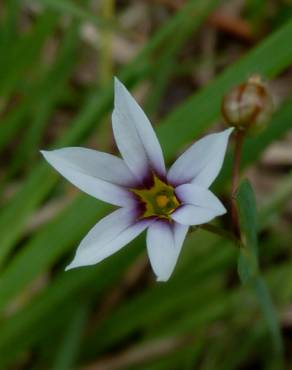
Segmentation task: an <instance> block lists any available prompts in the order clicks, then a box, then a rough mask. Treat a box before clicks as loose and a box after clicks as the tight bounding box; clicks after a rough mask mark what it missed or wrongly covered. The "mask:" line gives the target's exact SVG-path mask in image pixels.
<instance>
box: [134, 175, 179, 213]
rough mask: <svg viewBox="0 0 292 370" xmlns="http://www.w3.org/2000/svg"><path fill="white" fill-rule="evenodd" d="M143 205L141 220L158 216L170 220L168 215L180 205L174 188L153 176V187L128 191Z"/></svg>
mask: <svg viewBox="0 0 292 370" xmlns="http://www.w3.org/2000/svg"><path fill="white" fill-rule="evenodd" d="M130 190H131V191H132V192H133V193H134V194H135V195H136V196H138V198H139V200H140V201H141V202H142V203H143V205H144V209H145V210H144V213H143V214H142V216H141V217H142V218H145V217H152V216H158V217H160V218H166V219H170V215H171V213H172V212H173V211H175V210H176V208H177V207H178V206H179V205H180V203H179V201H178V199H177V197H176V195H175V192H174V188H173V187H172V186H171V185H169V184H166V183H165V182H163V181H162V180H160V179H159V178H158V177H157V176H155V175H153V185H152V186H151V187H150V188H149V189H130Z"/></svg>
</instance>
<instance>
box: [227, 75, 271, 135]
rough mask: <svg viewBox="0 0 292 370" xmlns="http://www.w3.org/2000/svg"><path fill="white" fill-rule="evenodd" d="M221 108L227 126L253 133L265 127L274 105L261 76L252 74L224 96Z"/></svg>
mask: <svg viewBox="0 0 292 370" xmlns="http://www.w3.org/2000/svg"><path fill="white" fill-rule="evenodd" d="M221 110H222V115H223V117H224V120H225V121H226V123H227V124H228V125H229V126H234V127H236V128H237V129H239V130H245V131H248V132H249V133H255V132H259V131H261V130H262V129H264V128H265V126H266V123H267V121H268V120H269V118H270V117H271V115H272V113H273V110H274V106H273V100H272V96H271V94H270V92H269V90H268V87H267V85H266V84H265V83H264V82H263V80H262V78H261V76H259V75H253V76H251V77H250V78H249V79H248V80H247V82H245V83H242V84H240V85H238V86H235V87H234V88H233V89H232V90H231V91H230V92H229V93H228V94H227V95H225V96H224V98H223V101H222V105H221Z"/></svg>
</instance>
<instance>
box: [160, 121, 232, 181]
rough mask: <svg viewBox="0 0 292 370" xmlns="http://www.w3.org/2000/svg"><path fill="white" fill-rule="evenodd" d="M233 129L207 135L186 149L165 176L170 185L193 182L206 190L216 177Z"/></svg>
mask: <svg viewBox="0 0 292 370" xmlns="http://www.w3.org/2000/svg"><path fill="white" fill-rule="evenodd" d="M232 131H233V128H229V129H227V130H225V131H222V132H220V133H216V134H211V135H207V136H205V137H204V138H202V139H200V140H199V141H197V142H196V143H195V144H193V145H192V146H191V147H190V148H189V149H187V150H186V151H185V152H184V153H183V154H182V155H181V156H180V157H179V158H178V159H177V160H176V161H175V162H174V164H173V165H172V166H171V168H170V169H169V172H168V174H167V179H168V181H169V182H170V183H173V184H176V185H180V184H184V183H187V182H193V183H195V184H197V185H200V186H203V187H206V188H208V187H209V186H210V185H211V184H212V182H213V181H214V180H215V178H216V177H217V175H218V173H219V171H220V169H221V167H222V164H223V161H224V156H225V152H226V148H227V143H228V139H229V136H230V134H231V132H232Z"/></svg>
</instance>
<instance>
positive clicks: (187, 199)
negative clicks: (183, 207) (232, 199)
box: [175, 184, 226, 216]
mask: <svg viewBox="0 0 292 370" xmlns="http://www.w3.org/2000/svg"><path fill="white" fill-rule="evenodd" d="M175 193H176V195H177V197H178V198H179V200H180V201H181V202H182V203H184V204H191V205H193V206H197V207H200V208H205V209H210V210H212V211H214V213H216V215H217V216H219V215H222V214H224V213H226V209H225V207H224V206H223V204H222V203H221V201H220V200H219V199H218V198H217V197H216V196H215V195H214V194H213V193H212V192H211V191H210V190H208V189H204V188H202V187H200V186H197V185H195V184H184V185H179V186H178V187H176V188H175Z"/></svg>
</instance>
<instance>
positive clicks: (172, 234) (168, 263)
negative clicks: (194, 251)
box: [147, 220, 188, 281]
mask: <svg viewBox="0 0 292 370" xmlns="http://www.w3.org/2000/svg"><path fill="white" fill-rule="evenodd" d="M187 231H188V227H187V226H184V225H180V224H178V223H176V222H174V223H172V224H170V223H168V222H166V221H161V220H157V221H155V222H154V223H153V224H152V225H150V226H149V228H148V231H147V250H148V255H149V259H150V263H151V266H152V269H153V271H154V273H155V274H156V276H157V280H158V281H167V280H168V279H169V277H170V275H171V274H172V272H173V270H174V267H175V265H176V263H177V259H178V256H179V254H180V251H181V248H182V245H183V241H184V239H185V237H186V234H187Z"/></svg>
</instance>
